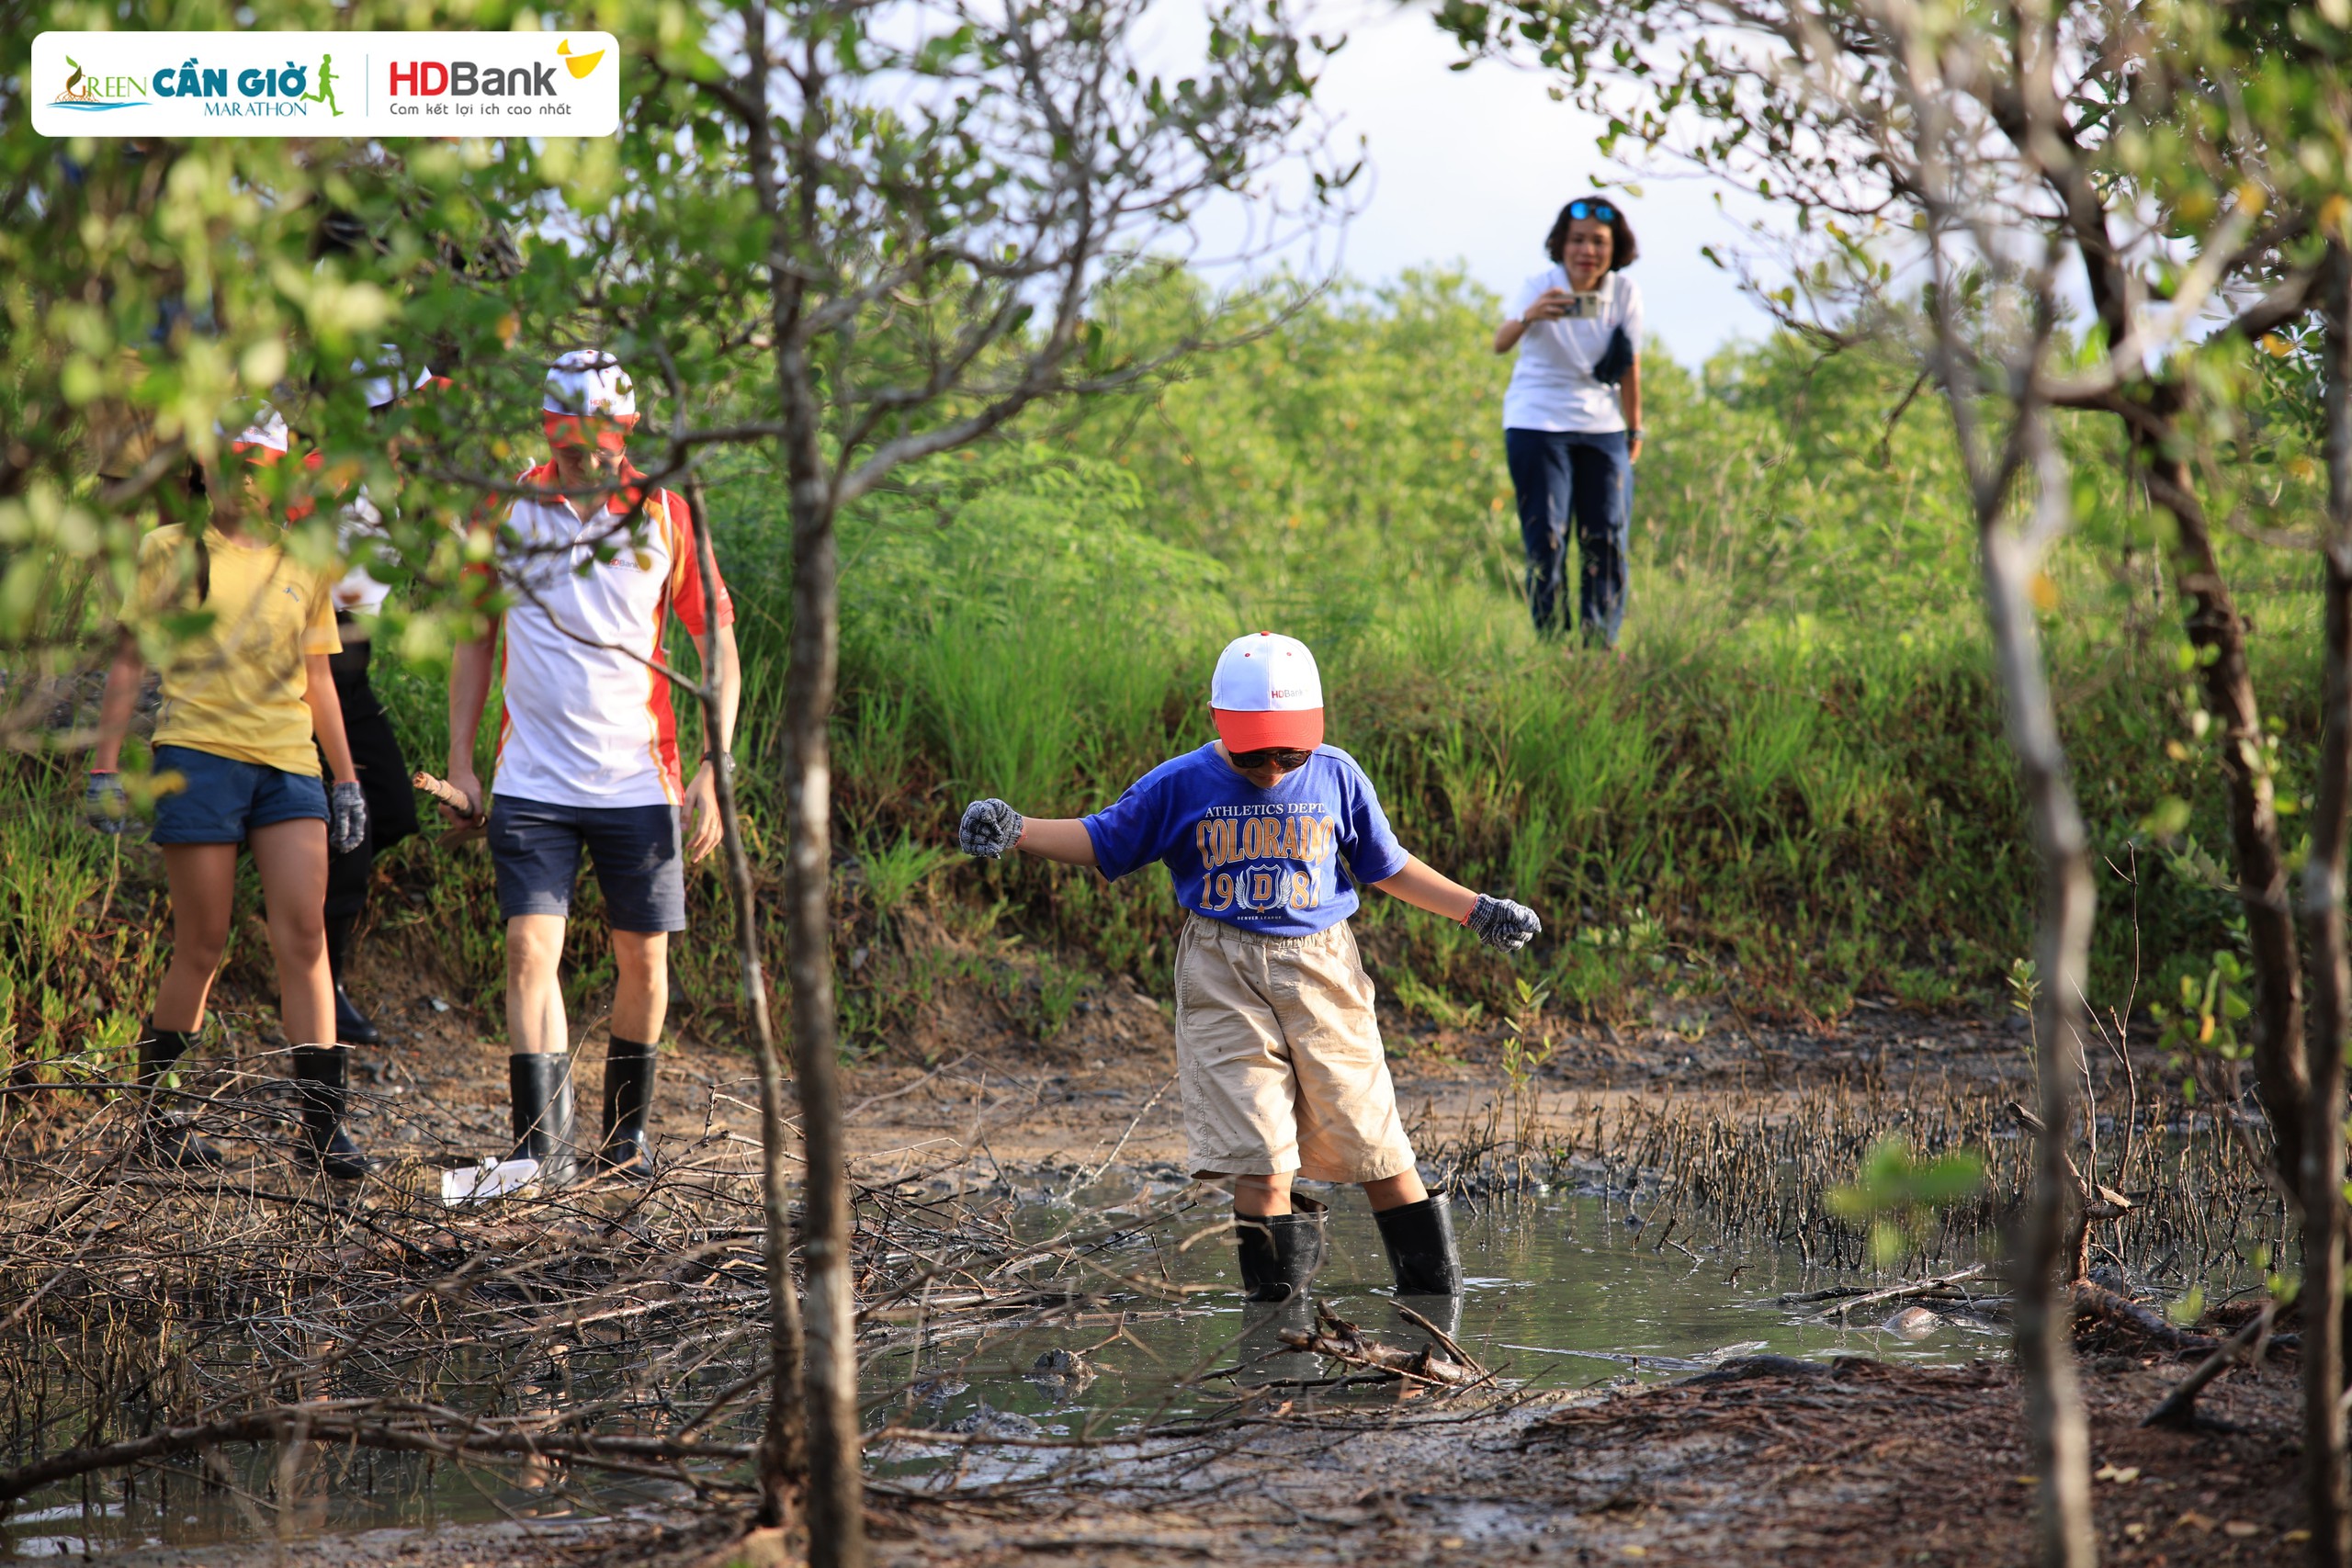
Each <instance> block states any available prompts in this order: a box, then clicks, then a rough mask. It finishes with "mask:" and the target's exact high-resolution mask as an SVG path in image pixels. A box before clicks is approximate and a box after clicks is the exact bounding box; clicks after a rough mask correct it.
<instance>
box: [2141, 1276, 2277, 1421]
mask: <svg viewBox="0 0 2352 1568" xmlns="http://www.w3.org/2000/svg"><path fill="white" fill-rule="evenodd" d="M2277 1310H2278V1303H2275V1302H2264V1303H2262V1310H2261V1311H2260V1312H2257V1313H2256V1314H2254V1315H2253V1316H2252V1317H2250V1318H2248V1319H2246V1322H2245V1327H2243V1328H2241V1329H2239V1330H2238V1331H2237V1332H2236V1333H2235V1334H2233V1335H2231V1336H2230V1337H2229V1339H2228V1341H2227V1342H2226V1343H2225V1344H2223V1345H2222V1348H2220V1349H2218V1350H2215V1351H2214V1352H2213V1353H2212V1354H2211V1355H2210V1356H2208V1357H2206V1358H2205V1359H2204V1360H2202V1361H2200V1362H2199V1363H2198V1366H2197V1370H2196V1371H2192V1372H2190V1373H2189V1374H2188V1376H2187V1377H2185V1378H2183V1379H2181V1380H2180V1382H2177V1383H2176V1384H2175V1385H2174V1386H2173V1391H2172V1392H2171V1393H2168V1394H2166V1395H2165V1397H2164V1401H2163V1403H2161V1404H2158V1405H2157V1406H2156V1407H2155V1408H2154V1410H2151V1411H2149V1412H2148V1413H2147V1415H2145V1416H2142V1417H2141V1419H2140V1425H2141V1426H2143V1427H2186V1426H2189V1425H2191V1424H2192V1423H2194V1422H2195V1420H2196V1418H2197V1396H2198V1395H2199V1394H2200V1393H2204V1392H2205V1385H2206V1384H2207V1383H2210V1382H2212V1381H2213V1380H2214V1379H2215V1378H2218V1377H2220V1376H2221V1375H2222V1373H2223V1372H2226V1371H2229V1370H2230V1369H2231V1368H2232V1367H2233V1366H2235V1365H2237V1363H2238V1362H2239V1361H2241V1360H2251V1359H2256V1358H2258V1357H2259V1356H2260V1355H2261V1354H2262V1352H2261V1350H2260V1348H2258V1347H2259V1346H2260V1344H2261V1342H2262V1341H2263V1340H2265V1339H2267V1337H2269V1334H2270V1321H2271V1318H2272V1315H2273V1314H2275V1313H2276V1312H2277Z"/></svg>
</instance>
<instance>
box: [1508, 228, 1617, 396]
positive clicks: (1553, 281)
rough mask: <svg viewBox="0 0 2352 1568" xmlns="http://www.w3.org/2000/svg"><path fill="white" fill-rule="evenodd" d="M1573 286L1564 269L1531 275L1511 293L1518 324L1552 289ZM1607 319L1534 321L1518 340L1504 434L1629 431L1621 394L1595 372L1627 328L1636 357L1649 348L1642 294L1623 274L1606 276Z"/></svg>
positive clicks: (1603, 315)
mask: <svg viewBox="0 0 2352 1568" xmlns="http://www.w3.org/2000/svg"><path fill="white" fill-rule="evenodd" d="M1567 287H1568V275H1567V271H1566V268H1564V267H1560V266H1556V265H1555V266H1549V267H1546V268H1544V270H1543V271H1542V272H1539V273H1535V274H1532V275H1531V276H1529V277H1528V279H1527V281H1526V282H1524V283H1522V284H1521V285H1520V286H1519V292H1518V293H1517V294H1516V295H1514V296H1512V298H1511V305H1510V316H1511V320H1513V321H1517V320H1519V319H1520V318H1521V317H1522V316H1524V315H1526V314H1527V308H1528V307H1529V306H1530V305H1532V304H1534V303H1535V301H1536V300H1537V299H1540V298H1541V297H1542V296H1543V293H1544V290H1545V289H1547V288H1562V289H1565V288H1567ZM1596 292H1597V293H1598V294H1599V295H1600V299H1599V301H1598V303H1599V306H1600V314H1599V315H1597V316H1592V317H1588V318H1586V319H1584V320H1582V321H1573V320H1569V319H1567V318H1565V317H1563V318H1562V319H1561V320H1559V321H1534V322H1531V323H1530V324H1529V326H1528V329H1527V331H1526V332H1525V333H1522V334H1521V337H1520V340H1519V358H1518V360H1517V361H1516V362H1515V363H1514V364H1513V365H1512V366H1511V367H1510V387H1509V388H1508V389H1505V391H1504V392H1503V428H1504V429H1505V430H1575V431H1584V432H1588V433H1600V432H1603V431H1611V430H1623V429H1624V428H1625V412H1624V410H1623V408H1622V407H1621V406H1620V405H1619V403H1618V401H1617V389H1616V388H1614V387H1612V386H1611V385H1609V384H1608V383H1607V382H1605V381H1597V380H1595V379H1593V375H1592V367H1594V366H1595V365H1598V364H1600V356H1601V355H1604V354H1607V353H1608V352H1609V340H1610V339H1611V338H1612V337H1614V336H1615V335H1616V333H1617V329H1618V328H1619V327H1623V328H1624V329H1625V335H1626V336H1627V337H1628V338H1630V339H1632V340H1633V344H1634V352H1635V353H1636V354H1638V353H1640V352H1641V347H1642V291H1641V290H1640V289H1639V288H1636V287H1634V280H1633V279H1632V278H1630V277H1627V276H1625V275H1624V274H1623V273H1622V272H1612V273H1608V274H1606V275H1604V276H1602V278H1601V280H1600V288H1599V289H1598V290H1596Z"/></svg>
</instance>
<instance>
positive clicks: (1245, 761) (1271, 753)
mask: <svg viewBox="0 0 2352 1568" xmlns="http://www.w3.org/2000/svg"><path fill="white" fill-rule="evenodd" d="M1313 755H1315V753H1314V752H1312V751H1302V750H1298V749H1297V748H1296V747H1295V746H1261V747H1260V748H1259V749H1258V750H1255V751H1236V752H1235V753H1233V765H1234V766H1235V767H1237V768H1239V769H1240V770H1241V771H1242V772H1243V773H1251V772H1254V771H1255V770H1257V769H1259V768H1280V769H1281V770H1282V771H1283V772H1284V773H1296V772H1297V771H1298V770H1299V769H1301V768H1303V767H1305V766H1306V759H1308V758H1309V757H1312V756H1313Z"/></svg>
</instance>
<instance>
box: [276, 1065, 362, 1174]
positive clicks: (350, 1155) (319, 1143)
mask: <svg viewBox="0 0 2352 1568" xmlns="http://www.w3.org/2000/svg"><path fill="white" fill-rule="evenodd" d="M294 1091H295V1095H296V1098H297V1099H298V1100H299V1101H300V1104H301V1107H302V1141H301V1142H300V1144H299V1145H296V1147H297V1149H298V1150H299V1151H300V1156H301V1160H302V1163H303V1164H304V1165H307V1166H309V1167H310V1168H311V1169H313V1170H316V1171H319V1172H320V1173H322V1174H323V1175H326V1176H331V1177H333V1178H334V1179H335V1180H337V1181H356V1180H358V1179H360V1178H361V1177H363V1176H365V1175H367V1174H368V1156H366V1155H363V1154H361V1153H360V1152H359V1145H356V1144H355V1143H353V1142H352V1141H351V1139H350V1137H349V1136H348V1135H347V1134H345V1132H344V1130H343V1118H344V1115H345V1112H346V1111H348V1110H349V1109H350V1105H351V1048H350V1047H349V1046H347V1045H297V1046H295V1047H294Z"/></svg>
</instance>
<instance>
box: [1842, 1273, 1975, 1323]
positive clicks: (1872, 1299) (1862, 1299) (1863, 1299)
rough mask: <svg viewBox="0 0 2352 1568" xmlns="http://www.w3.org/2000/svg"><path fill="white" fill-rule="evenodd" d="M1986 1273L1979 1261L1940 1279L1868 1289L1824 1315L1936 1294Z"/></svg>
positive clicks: (1846, 1312) (1952, 1288) (1844, 1313)
mask: <svg viewBox="0 0 2352 1568" xmlns="http://www.w3.org/2000/svg"><path fill="white" fill-rule="evenodd" d="M1984 1274H1985V1265H1984V1264H1982V1263H1979V1264H1976V1265H1974V1266H1973V1267H1971V1268H1967V1269H1961V1270H1960V1271H1959V1272H1958V1273H1956V1274H1946V1275H1944V1276H1943V1277H1942V1278H1940V1279H1936V1280H1918V1281H1917V1282H1916V1283H1913V1284H1908V1285H1896V1286H1894V1287H1893V1288H1892V1289H1889V1290H1883V1291H1866V1292H1863V1293H1862V1294H1860V1295H1859V1296H1854V1297H1850V1298H1849V1299H1848V1300H1845V1301H1842V1302H1839V1303H1838V1304H1837V1305H1836V1306H1834V1307H1832V1308H1830V1309H1829V1311H1828V1312H1826V1313H1825V1314H1823V1315H1824V1316H1826V1317H1843V1316H1845V1315H1846V1314H1848V1313H1849V1312H1852V1311H1853V1310H1854V1309H1855V1308H1856V1307H1866V1306H1874V1305H1876V1304H1878V1303H1881V1302H1898V1301H1906V1300H1908V1299H1910V1298H1911V1297H1913V1296H1930V1295H1935V1294H1937V1293H1938V1292H1948V1291H1952V1290H1956V1289H1958V1287H1959V1286H1960V1285H1962V1283H1964V1282H1965V1281H1967V1280H1977V1279H1982V1278H1983V1277H1984Z"/></svg>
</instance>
